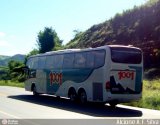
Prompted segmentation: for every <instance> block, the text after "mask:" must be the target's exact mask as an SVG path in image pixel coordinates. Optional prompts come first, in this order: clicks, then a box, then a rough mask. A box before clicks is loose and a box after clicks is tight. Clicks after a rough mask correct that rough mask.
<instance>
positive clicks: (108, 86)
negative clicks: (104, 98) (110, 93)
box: [106, 81, 111, 90]
mask: <svg viewBox="0 0 160 125" xmlns="http://www.w3.org/2000/svg"><path fill="white" fill-rule="evenodd" d="M110 88H111V84H110V81H108V82H106V90H109V89H110Z"/></svg>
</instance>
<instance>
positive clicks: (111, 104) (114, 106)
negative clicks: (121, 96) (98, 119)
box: [109, 102, 118, 108]
mask: <svg viewBox="0 0 160 125" xmlns="http://www.w3.org/2000/svg"><path fill="white" fill-rule="evenodd" d="M117 104H118V103H115V102H110V103H109V105H110V106H111V108H116V105H117Z"/></svg>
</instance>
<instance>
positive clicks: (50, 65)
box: [46, 56, 55, 69]
mask: <svg viewBox="0 0 160 125" xmlns="http://www.w3.org/2000/svg"><path fill="white" fill-rule="evenodd" d="M54 61H55V58H54V56H47V57H46V69H52V68H53V67H54Z"/></svg>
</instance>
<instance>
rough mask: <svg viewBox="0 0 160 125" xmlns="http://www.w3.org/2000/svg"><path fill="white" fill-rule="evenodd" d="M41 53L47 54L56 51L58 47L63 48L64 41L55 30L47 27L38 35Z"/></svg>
mask: <svg viewBox="0 0 160 125" xmlns="http://www.w3.org/2000/svg"><path fill="white" fill-rule="evenodd" d="M37 44H38V49H39V53H45V52H48V51H51V50H53V49H54V47H55V46H56V45H59V46H61V45H62V41H61V40H60V39H59V37H58V36H57V33H56V32H55V30H53V29H52V27H50V28H48V27H45V28H44V31H40V32H39V33H38V39H37Z"/></svg>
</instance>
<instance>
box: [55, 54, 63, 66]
mask: <svg viewBox="0 0 160 125" xmlns="http://www.w3.org/2000/svg"><path fill="white" fill-rule="evenodd" d="M62 65H63V55H55V61H54V68H58V69H59V68H62Z"/></svg>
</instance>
